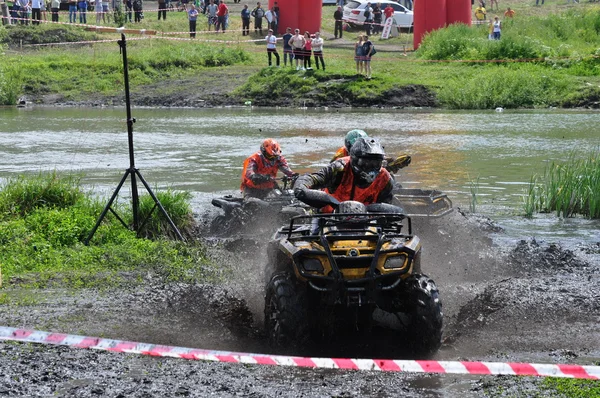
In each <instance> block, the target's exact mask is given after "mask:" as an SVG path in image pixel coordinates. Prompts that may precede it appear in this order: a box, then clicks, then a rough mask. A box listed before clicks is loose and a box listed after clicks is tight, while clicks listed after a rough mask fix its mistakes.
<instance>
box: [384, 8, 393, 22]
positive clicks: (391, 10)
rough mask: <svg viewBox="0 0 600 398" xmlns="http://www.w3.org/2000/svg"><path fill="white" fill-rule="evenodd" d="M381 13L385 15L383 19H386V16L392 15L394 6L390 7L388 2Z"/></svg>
mask: <svg viewBox="0 0 600 398" xmlns="http://www.w3.org/2000/svg"><path fill="white" fill-rule="evenodd" d="M383 15H385V21H387V20H388V18H391V17H393V16H394V7H392V5H391V4H388V5H387V7H385V8H384V10H383ZM385 21H384V22H385Z"/></svg>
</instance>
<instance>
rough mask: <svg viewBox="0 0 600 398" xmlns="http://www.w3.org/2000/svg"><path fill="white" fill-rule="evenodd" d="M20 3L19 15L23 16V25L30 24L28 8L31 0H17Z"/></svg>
mask: <svg viewBox="0 0 600 398" xmlns="http://www.w3.org/2000/svg"><path fill="white" fill-rule="evenodd" d="M17 2H18V3H19V11H21V14H20V15H19V16H20V18H21V25H29V19H28V18H27V8H28V7H29V0H17Z"/></svg>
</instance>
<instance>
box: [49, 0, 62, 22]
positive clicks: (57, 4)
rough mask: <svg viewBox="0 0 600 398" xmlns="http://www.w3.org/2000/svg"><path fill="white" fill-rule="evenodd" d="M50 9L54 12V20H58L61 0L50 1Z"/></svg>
mask: <svg viewBox="0 0 600 398" xmlns="http://www.w3.org/2000/svg"><path fill="white" fill-rule="evenodd" d="M50 11H51V13H52V22H58V15H59V14H58V12H59V11H60V0H52V2H51V3H50Z"/></svg>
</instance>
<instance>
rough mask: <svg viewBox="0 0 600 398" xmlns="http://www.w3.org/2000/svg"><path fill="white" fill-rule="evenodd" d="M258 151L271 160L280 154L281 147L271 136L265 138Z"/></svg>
mask: <svg viewBox="0 0 600 398" xmlns="http://www.w3.org/2000/svg"><path fill="white" fill-rule="evenodd" d="M260 152H261V153H262V154H263V156H264V157H265V158H267V159H269V160H273V159H276V158H278V157H279V156H281V147H280V146H279V143H278V142H277V141H275V140H274V139H272V138H267V139H266V140H264V141H263V143H262V145H261V146H260Z"/></svg>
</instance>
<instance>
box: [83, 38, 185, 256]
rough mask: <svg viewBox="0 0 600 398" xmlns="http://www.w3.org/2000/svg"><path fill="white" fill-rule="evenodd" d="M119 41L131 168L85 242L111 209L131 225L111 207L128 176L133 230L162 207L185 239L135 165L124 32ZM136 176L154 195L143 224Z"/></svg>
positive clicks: (126, 172)
mask: <svg viewBox="0 0 600 398" xmlns="http://www.w3.org/2000/svg"><path fill="white" fill-rule="evenodd" d="M118 43H119V46H120V47H121V53H122V54H123V75H124V81H125V105H126V108H127V138H128V143H129V168H128V169H127V170H125V174H124V175H123V178H121V182H119V185H117V188H116V189H115V192H114V193H113V194H112V196H111V198H110V200H109V201H108V203H107V204H106V206H105V207H104V210H102V214H100V217H98V221H96V225H94V228H92V230H91V231H90V234H89V235H88V237H87V239H86V240H85V244H86V245H87V244H89V242H90V240H91V239H92V237H93V236H94V234H95V233H96V230H97V229H98V227H99V226H100V223H101V222H102V220H103V219H104V217H105V216H106V214H107V213H108V212H109V211H110V212H111V213H112V214H114V216H115V217H116V218H117V219H118V220H119V221H120V222H121V224H123V226H124V227H125V228H127V229H129V226H128V225H127V224H126V223H125V221H123V219H122V218H121V217H119V215H118V214H117V213H116V212H115V211H114V210H113V209H112V207H111V206H112V204H113V202H114V200H115V199H116V198H117V196H118V194H119V191H120V190H121V187H122V186H123V184H124V183H125V181H126V180H127V177H131V202H132V205H133V226H132V227H133V230H134V231H135V232H136V233H137V234H138V235H139V232H140V228H141V227H143V226H144V224H145V223H146V221H148V219H149V218H150V216H151V215H152V213H153V212H154V210H155V209H156V208H157V207H158V208H159V209H160V212H161V213H162V214H163V215H164V216H165V218H166V219H167V221H168V222H169V225H170V226H171V228H172V229H173V231H174V232H175V234H176V235H177V237H178V238H179V239H180V240H185V239H184V238H183V236H182V235H181V232H179V229H177V226H175V223H173V220H171V217H169V215H168V214H167V211H166V210H165V208H164V207H163V206H162V204H161V203H160V201H159V200H158V198H157V197H156V195H154V192H152V189H150V186H149V185H148V183H147V182H146V180H145V179H144V177H143V176H142V174H141V173H140V171H139V170H138V169H137V168H136V167H135V160H134V153H133V123H135V119H134V118H132V117H131V102H130V100H129V72H128V63H127V43H126V41H125V35H124V34H121V40H119V41H118ZM136 178H139V179H140V181H141V182H142V184H144V187H146V190H147V191H148V193H149V194H150V196H151V197H152V200H154V207H153V208H152V210H151V211H150V213H149V214H148V216H147V217H146V219H145V220H144V221H143V222H142V224H141V225H140V222H139V221H140V220H139V214H138V213H139V205H140V198H139V195H138V188H137V180H136Z"/></svg>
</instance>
